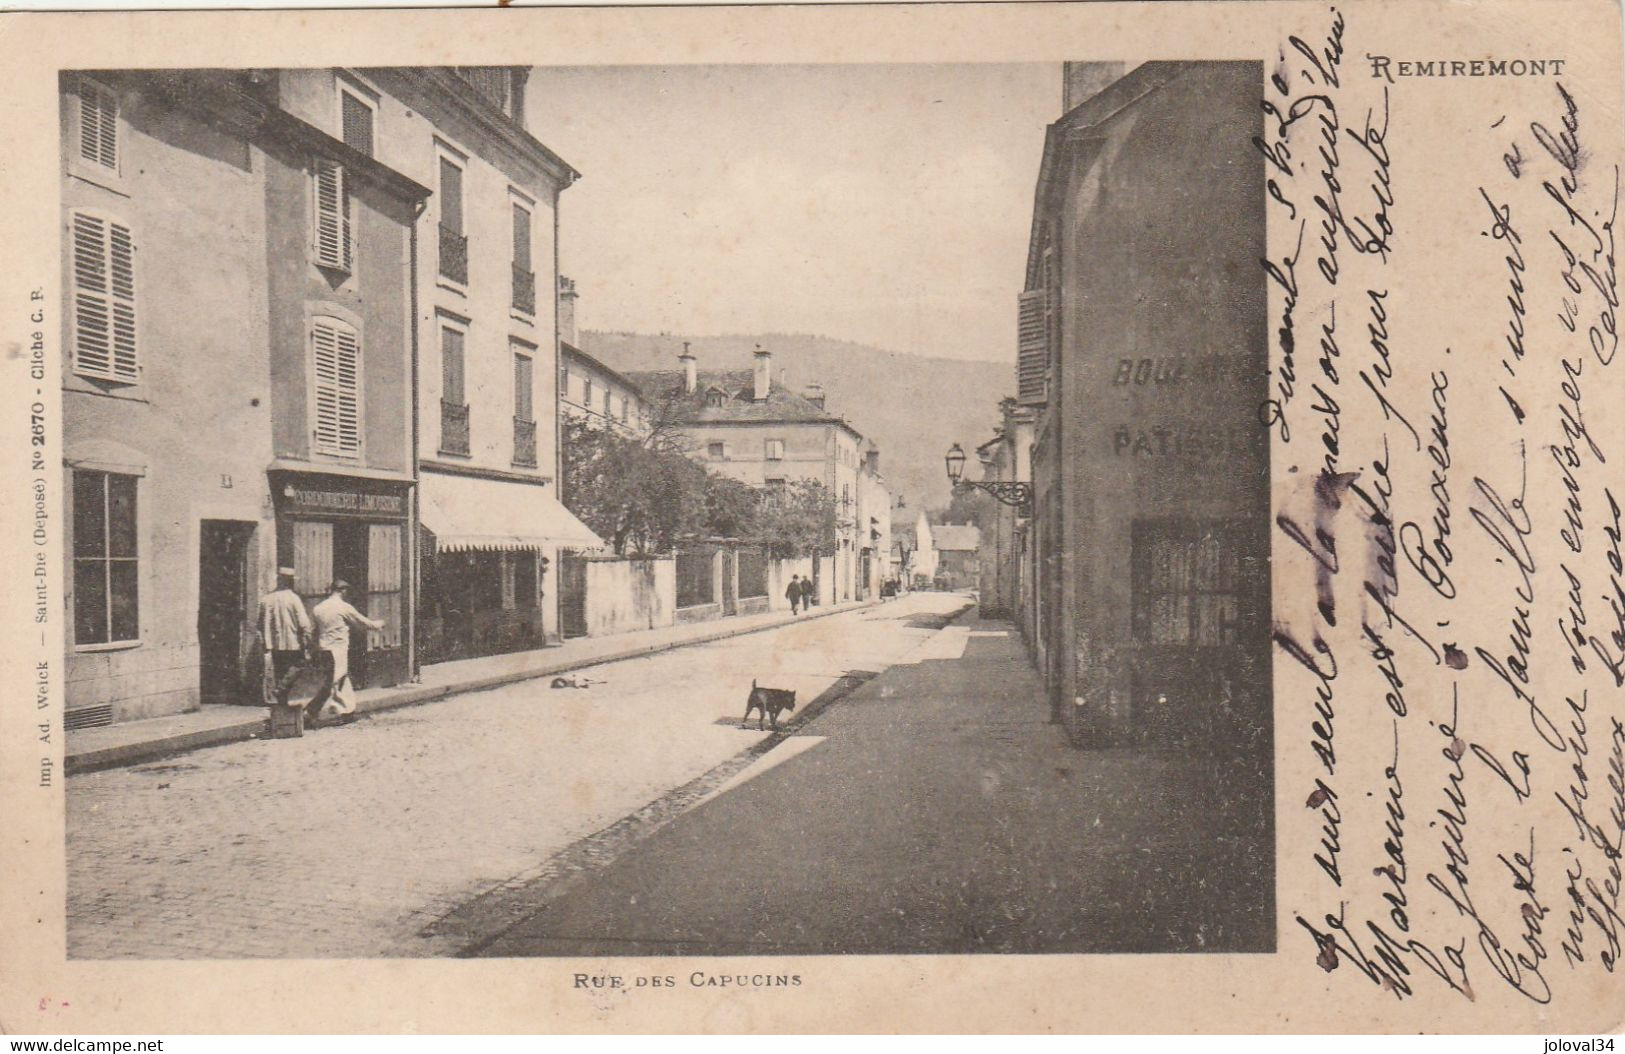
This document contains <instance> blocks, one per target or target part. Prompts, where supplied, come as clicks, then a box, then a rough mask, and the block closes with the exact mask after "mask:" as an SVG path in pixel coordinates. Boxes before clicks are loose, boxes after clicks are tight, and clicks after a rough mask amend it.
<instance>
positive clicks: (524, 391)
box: [513, 349, 536, 421]
mask: <svg viewBox="0 0 1625 1054" xmlns="http://www.w3.org/2000/svg"><path fill="white" fill-rule="evenodd" d="M535 387H536V374H535V369H534V365H533V360H532V359H531V357H530V356H529V355H527V354H525V353H524V352H522V351H519V350H518V349H515V350H514V353H513V415H514V417H516V418H518V419H519V420H521V421H535V420H536V410H535V406H534V403H533V401H532V398H531V396H532V393H533V392H534V391H535Z"/></svg>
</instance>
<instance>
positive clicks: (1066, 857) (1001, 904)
mask: <svg viewBox="0 0 1625 1054" xmlns="http://www.w3.org/2000/svg"><path fill="white" fill-rule="evenodd" d="M1047 717H1048V715H1047V710H1046V707H1045V704H1044V702H1043V697H1042V695H1041V693H1040V692H1039V687H1038V684H1037V681H1036V679H1035V677H1034V675H1033V672H1032V669H1031V666H1030V665H1029V664H1028V662H1027V660H1026V657H1025V654H1024V653H1023V651H1022V649H1021V646H1020V644H1019V641H1018V640H1017V639H1016V638H1015V637H1014V636H1013V635H1012V634H1011V633H1010V632H1009V626H1008V624H1006V623H998V622H982V621H979V620H977V619H976V618H974V617H967V618H964V619H961V620H959V622H957V623H955V624H954V625H952V626H950V627H949V628H947V629H945V630H943V631H942V632H940V633H938V634H936V635H935V636H934V637H933V638H932V639H931V640H929V641H926V642H924V643H923V644H922V645H921V647H920V648H919V650H917V651H916V652H915V653H914V654H913V655H911V656H910V657H909V661H906V662H904V663H901V664H895V665H893V666H891V667H890V669H888V670H887V671H885V672H884V673H883V674H881V675H880V676H879V677H877V678H875V679H873V680H871V681H869V682H868V683H867V684H865V685H864V686H863V687H862V688H861V689H859V690H858V691H856V692H855V693H854V694H852V695H851V696H850V697H849V698H847V699H845V700H843V701H842V702H841V703H840V704H839V705H838V706H835V707H832V708H830V709H829V710H828V711H826V712H824V713H823V714H822V715H821V716H819V717H818V718H816V719H815V720H813V721H812V722H811V723H809V724H807V725H805V726H803V727H801V728H800V729H798V731H797V734H796V735H795V736H793V737H792V738H790V739H789V740H787V741H786V742H785V743H784V744H782V745H780V746H779V747H777V748H776V749H775V750H773V751H772V752H770V753H768V754H766V755H764V756H763V757H762V758H760V759H759V760H758V761H757V762H756V763H755V765H754V766H753V767H752V768H750V769H748V770H746V771H744V772H742V773H740V774H739V775H738V776H737V777H735V779H734V781H733V784H732V786H730V787H729V788H726V789H725V790H724V792H723V793H719V794H716V795H715V796H713V797H712V798H711V799H710V800H708V801H706V802H705V803H703V804H701V805H699V806H698V807H697V808H694V809H692V810H691V811H689V812H687V813H685V814H683V815H681V816H678V817H677V818H676V819H674V820H672V821H671V822H670V823H669V824H667V825H666V826H664V827H663V828H661V829H660V830H658V831H656V832H654V833H653V834H652V835H650V836H648V837H647V838H646V839H644V840H642V841H641V842H638V843H637V844H636V845H634V846H632V847H630V848H629V849H625V850H624V851H620V852H618V853H615V852H612V853H610V854H608V855H609V856H610V857H611V859H609V860H608V862H607V863H606V864H604V865H603V866H600V867H597V868H593V867H591V866H587V867H583V868H581V869H579V870H576V871H574V872H572V873H569V874H564V875H560V876H557V877H553V878H549V879H545V880H539V881H537V882H536V883H534V884H533V885H532V886H530V887H529V888H521V889H512V890H509V891H507V892H506V893H505V894H504V895H503V896H502V897H499V898H493V899H496V900H500V901H505V903H501V904H493V903H487V904H482V905H477V906H475V907H474V908H468V909H464V912H463V913H461V914H468V915H470V916H473V917H470V918H469V919H468V920H467V921H468V926H467V931H468V932H469V933H470V934H471V935H472V934H476V933H477V931H479V930H480V929H481V928H482V925H483V926H484V927H485V928H487V929H488V931H489V932H488V933H487V934H486V935H485V936H483V937H478V936H476V937H475V939H474V940H473V941H471V944H470V947H469V948H468V949H467V950H466V951H465V954H479V955H487V956H534V955H570V956H591V957H600V956H613V955H677V954H745V955H765V954H773V953H785V954H821V953H835V952H852V953H888V954H909V953H932V952H948V953H966V952H1029V953H1033V952H1156V951H1164V952H1172V951H1221V950H1222V951H1264V950H1269V949H1271V948H1273V945H1274V904H1273V877H1272V866H1273V857H1274V852H1273V841H1272V838H1271V834H1270V820H1269V817H1270V816H1271V812H1272V810H1271V806H1270V791H1269V780H1268V779H1267V778H1266V777H1264V776H1262V775H1261V774H1260V772H1259V766H1258V765H1257V763H1256V762H1255V763H1254V764H1253V766H1251V767H1250V769H1244V768H1242V767H1241V766H1240V764H1239V763H1238V762H1235V761H1234V760H1232V761H1231V762H1229V763H1227V764H1224V765H1222V766H1221V765H1218V764H1215V763H1214V762H1213V761H1212V760H1198V759H1195V758H1193V757H1192V756H1190V754H1189V753H1188V752H1185V751H1178V750H1161V751H1157V750H1143V749H1121V750H1093V751H1077V750H1074V749H1072V748H1071V747H1070V746H1068V745H1066V744H1065V742H1064V740H1063V737H1062V735H1061V734H1060V732H1059V730H1058V729H1057V728H1056V727H1055V726H1052V725H1049V724H1047V723H1046V721H1047ZM504 919H505V920H506V921H505V922H504V921H503V920H504Z"/></svg>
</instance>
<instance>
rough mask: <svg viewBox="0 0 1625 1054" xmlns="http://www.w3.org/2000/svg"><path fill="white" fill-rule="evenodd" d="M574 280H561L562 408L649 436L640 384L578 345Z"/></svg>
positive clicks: (648, 412)
mask: <svg viewBox="0 0 1625 1054" xmlns="http://www.w3.org/2000/svg"><path fill="white" fill-rule="evenodd" d="M576 298H577V293H576V287H575V282H573V281H571V280H570V279H568V278H563V277H561V278H560V279H559V411H560V412H561V413H563V414H564V415H565V416H566V417H570V418H574V419H576V420H579V421H584V422H586V423H587V424H589V425H590V426H592V427H595V428H607V429H609V430H611V431H614V432H619V433H621V434H623V435H636V436H647V435H649V433H650V431H651V430H652V429H653V427H654V417H653V412H652V409H651V407H650V406H649V403H648V402H647V401H646V400H645V399H644V398H643V393H642V392H641V391H640V390H639V389H638V387H637V385H636V384H634V383H632V381H631V380H629V379H628V378H626V377H623V376H621V374H619V373H617V372H616V371H615V370H613V369H610V368H609V367H608V366H606V365H604V363H603V362H601V361H600V360H598V359H596V358H594V357H593V356H591V355H589V354H587V353H586V352H585V351H582V350H581V348H580V347H579V346H578V345H577V344H576V324H575V301H576Z"/></svg>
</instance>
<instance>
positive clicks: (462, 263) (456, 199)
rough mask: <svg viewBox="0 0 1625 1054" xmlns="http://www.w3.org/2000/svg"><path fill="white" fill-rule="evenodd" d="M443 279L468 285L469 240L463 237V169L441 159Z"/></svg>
mask: <svg viewBox="0 0 1625 1054" xmlns="http://www.w3.org/2000/svg"><path fill="white" fill-rule="evenodd" d="M435 197H437V198H439V199H440V276H441V277H442V278H449V279H451V280H452V281H453V282H456V283H458V284H459V285H466V284H467V283H468V236H467V235H466V234H464V233H463V168H462V166H461V165H459V164H458V163H457V162H456V161H453V160H452V159H451V158H449V157H447V156H445V155H444V154H442V155H441V157H440V192H439V193H438V194H436V195H435Z"/></svg>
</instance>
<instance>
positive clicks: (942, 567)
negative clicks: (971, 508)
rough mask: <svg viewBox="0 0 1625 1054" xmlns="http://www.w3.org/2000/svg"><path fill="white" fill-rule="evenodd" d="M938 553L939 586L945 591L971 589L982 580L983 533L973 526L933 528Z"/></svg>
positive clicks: (933, 540)
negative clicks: (981, 551) (981, 553)
mask: <svg viewBox="0 0 1625 1054" xmlns="http://www.w3.org/2000/svg"><path fill="white" fill-rule="evenodd" d="M931 542H932V546H933V548H935V550H936V564H937V567H936V574H935V575H934V576H933V579H934V580H935V582H936V583H937V584H938V585H939V586H940V587H941V588H943V589H971V588H974V587H975V586H976V585H977V582H978V580H979V579H980V577H981V570H982V565H981V557H980V553H979V550H980V549H981V546H982V532H981V530H980V529H979V528H977V526H976V525H975V524H973V523H965V524H957V523H939V524H936V525H935V526H933V527H932V528H931Z"/></svg>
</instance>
